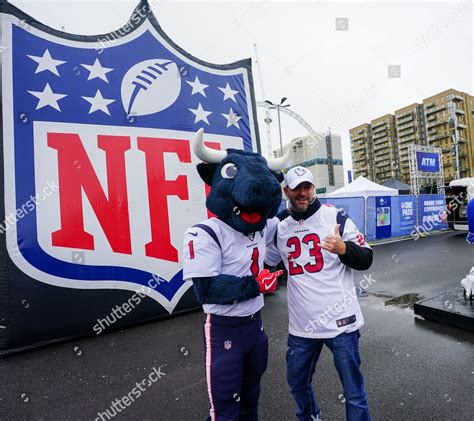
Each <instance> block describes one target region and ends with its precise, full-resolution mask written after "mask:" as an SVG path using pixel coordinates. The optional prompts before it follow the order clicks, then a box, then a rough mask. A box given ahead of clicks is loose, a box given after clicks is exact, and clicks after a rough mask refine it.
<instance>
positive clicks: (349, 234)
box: [265, 205, 370, 338]
mask: <svg viewBox="0 0 474 421" xmlns="http://www.w3.org/2000/svg"><path fill="white" fill-rule="evenodd" d="M337 224H340V230H339V231H340V234H341V237H342V240H343V241H352V242H354V243H356V244H357V245H359V246H361V247H365V248H370V246H369V245H368V244H367V243H366V242H365V240H364V237H363V235H362V234H361V233H360V232H359V231H358V230H357V227H356V226H355V224H354V223H353V222H352V220H351V219H350V218H348V217H347V216H346V215H345V214H343V213H342V212H339V211H338V209H337V208H335V207H333V206H328V205H322V206H321V207H320V208H319V209H318V210H317V212H315V213H314V214H313V215H311V216H310V217H308V218H307V219H301V220H296V219H295V218H294V217H293V216H291V215H289V216H287V217H286V218H285V219H283V220H282V221H281V222H280V223H279V224H278V228H277V232H276V234H275V237H274V239H273V241H272V242H271V244H270V245H269V247H268V249H267V253H266V257H265V262H266V263H267V264H270V265H275V264H277V263H278V262H279V261H280V260H282V261H283V263H284V265H285V267H286V269H287V271H288V313H289V332H290V334H292V335H295V336H300V337H306V338H333V337H335V336H337V335H339V334H340V333H343V332H347V333H349V332H353V331H355V330H357V329H359V328H360V327H361V326H362V325H363V324H364V319H363V317H362V313H361V311H360V307H359V303H358V301H357V295H356V289H355V286H354V279H353V275H352V269H351V268H349V267H348V266H346V265H345V264H343V263H342V262H341V260H340V259H339V256H338V255H337V254H334V253H330V252H328V251H326V250H323V249H321V247H319V246H318V243H319V244H322V243H324V239H325V238H326V236H327V235H334V229H335V227H336V225H337Z"/></svg>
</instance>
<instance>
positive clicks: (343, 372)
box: [286, 330, 371, 421]
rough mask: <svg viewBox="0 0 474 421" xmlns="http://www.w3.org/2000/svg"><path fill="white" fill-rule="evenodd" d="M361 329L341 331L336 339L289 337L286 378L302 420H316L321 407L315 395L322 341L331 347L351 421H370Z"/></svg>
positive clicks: (298, 415)
mask: <svg viewBox="0 0 474 421" xmlns="http://www.w3.org/2000/svg"><path fill="white" fill-rule="evenodd" d="M359 337H360V333H359V331H358V330H357V331H355V332H352V333H341V334H340V335H338V336H336V337H335V338H328V339H313V338H302V337H299V336H293V335H291V334H290V335H289V336H288V350H287V353H286V365H287V380H288V384H289V386H290V392H291V394H292V395H293V398H294V400H295V401H296V405H297V408H296V417H297V418H298V420H299V421H310V420H314V419H316V417H317V416H318V414H319V412H320V408H319V406H318V404H317V402H316V398H315V396H314V390H313V385H312V380H313V374H314V370H315V368H316V364H317V362H318V359H319V356H320V355H321V350H322V348H323V344H326V346H327V347H328V348H329V349H330V350H331V352H332V354H333V357H334V364H335V366H336V369H337V372H338V374H339V378H340V379H341V382H342V386H343V388H344V397H345V399H346V418H347V420H348V421H370V419H371V418H370V414H369V406H368V403H367V394H366V392H365V387H364V379H363V377H362V373H361V371H360V357H359Z"/></svg>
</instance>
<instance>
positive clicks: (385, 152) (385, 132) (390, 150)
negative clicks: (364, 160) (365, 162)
mask: <svg viewBox="0 0 474 421" xmlns="http://www.w3.org/2000/svg"><path fill="white" fill-rule="evenodd" d="M370 126H371V131H372V148H373V151H374V152H373V161H374V173H375V180H377V182H378V183H383V182H384V181H386V180H388V179H389V178H390V177H395V178H399V166H398V147H397V146H398V145H397V140H396V132H395V118H394V115H393V114H386V115H384V116H382V117H379V118H376V119H375V120H372V121H371V122H370Z"/></svg>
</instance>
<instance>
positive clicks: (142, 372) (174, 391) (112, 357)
mask: <svg viewBox="0 0 474 421" xmlns="http://www.w3.org/2000/svg"><path fill="white" fill-rule="evenodd" d="M374 256H375V261H374V264H373V266H372V268H371V269H370V270H369V271H367V272H366V274H367V275H368V274H371V277H372V279H373V280H375V282H374V283H373V284H372V285H371V286H370V288H369V289H368V290H367V294H363V295H362V296H361V297H360V298H359V302H360V304H361V307H362V311H363V313H364V317H365V321H366V324H365V326H364V327H363V329H362V330H361V333H362V337H361V358H362V366H363V372H364V375H365V381H366V386H367V391H368V397H369V405H370V408H371V412H372V417H373V419H374V420H469V419H472V417H473V414H474V399H473V391H474V346H473V345H474V334H473V333H470V332H467V331H463V330H460V329H457V328H454V327H450V326H447V325H443V324H439V323H435V322H429V321H425V320H423V319H418V318H415V316H414V314H413V310H411V309H410V308H403V307H401V306H397V305H388V306H386V305H385V301H386V300H389V299H390V298H391V297H398V296H401V295H404V294H409V293H412V294H418V296H419V298H420V299H421V298H428V297H431V296H433V295H436V294H437V293H440V292H443V291H445V290H447V289H450V288H452V287H455V286H458V285H459V281H460V280H461V279H462V278H463V277H464V276H465V275H466V273H467V272H468V271H469V269H470V268H471V266H473V265H474V247H473V246H471V247H469V246H468V245H467V244H466V242H465V234H460V233H453V232H449V233H444V234H439V235H433V236H431V237H428V238H425V239H420V240H418V241H416V242H413V241H402V242H397V243H391V244H384V245H378V246H376V247H375V248H374ZM363 274H364V273H362V272H357V273H356V280H358V281H360V280H362V279H363ZM395 301H396V300H395ZM202 319H203V316H202V313H201V312H193V313H188V314H184V315H180V316H176V317H173V318H170V319H167V320H161V321H157V322H153V323H148V324H145V325H142V326H139V327H134V328H130V329H126V330H123V331H118V332H111V333H107V334H103V335H101V336H98V337H91V338H85V339H80V340H76V341H71V342H67V343H63V344H59V345H53V346H49V347H46V348H42V349H39V350H35V351H30V352H26V353H22V354H18V355H13V356H10V357H6V358H3V359H0V379H1V383H0V420H8V421H9V420H30V419H31V420H40V419H41V420H79V419H80V420H94V419H96V418H97V417H98V413H99V412H104V411H105V410H106V409H109V408H110V405H111V404H112V402H113V401H114V400H115V399H117V398H120V397H122V396H126V395H127V394H129V393H130V392H131V391H132V390H133V389H134V388H135V392H137V393H136V394H134V395H133V396H135V398H136V399H135V401H134V402H133V403H131V404H130V406H128V407H125V406H124V407H123V408H124V409H122V410H121V411H120V413H119V414H118V415H117V416H116V417H115V419H118V420H135V419H139V420H145V419H146V420H148V419H149V420H172V421H179V420H183V421H188V420H204V419H205V417H206V415H207V411H208V401H207V391H206V385H205V381H204V360H203V355H204V354H203V351H202V333H201V332H202V329H201V323H202ZM263 319H264V323H265V328H266V332H267V335H268V337H269V340H270V361H269V367H268V370H267V372H266V373H265V376H264V378H263V382H262V397H261V401H260V419H261V420H263V421H266V420H269V421H270V420H294V419H295V417H294V415H293V411H294V407H293V401H292V399H291V396H290V394H289V392H288V388H287V384H286V379H285V376H286V374H285V371H286V370H285V362H284V361H285V353H286V335H287V309H286V288H285V287H282V288H281V289H280V290H279V291H277V293H275V294H272V295H271V296H268V297H266V300H265V308H264V310H263ZM153 369H155V376H154V377H153V380H154V382H145V383H142V384H141V387H142V389H143V391H140V392H138V389H137V386H136V382H140V381H141V380H142V379H145V378H146V379H148V375H149V374H150V373H152V372H153ZM157 373H158V374H157ZM314 385H315V390H316V394H317V398H318V401H319V404H320V406H321V408H322V414H323V420H343V419H344V403H343V396H342V387H341V385H340V382H339V379H338V377H337V374H336V371H335V368H334V365H333V362H332V356H331V353H330V352H329V350H328V349H327V348H325V349H324V350H323V353H322V355H321V358H320V361H319V363H318V366H317V369H316V374H315V377H314ZM138 393H140V396H139V397H137V394H138ZM109 411H110V409H109ZM110 413H111V412H110ZM103 417H104V418H103V419H107V418H105V416H103ZM98 419H100V418H98Z"/></svg>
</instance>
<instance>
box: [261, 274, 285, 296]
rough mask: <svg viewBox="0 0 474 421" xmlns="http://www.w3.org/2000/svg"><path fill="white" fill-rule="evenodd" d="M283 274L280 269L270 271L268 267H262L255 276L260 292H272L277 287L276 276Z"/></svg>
mask: <svg viewBox="0 0 474 421" xmlns="http://www.w3.org/2000/svg"><path fill="white" fill-rule="evenodd" d="M282 274H283V271H282V270H277V271H276V272H270V271H269V270H268V269H263V270H262V271H260V273H259V274H258V276H257V282H258V285H259V287H260V292H264V293H265V292H273V291H275V290H276V287H277V278H278V277H279V276H281V275H282Z"/></svg>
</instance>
